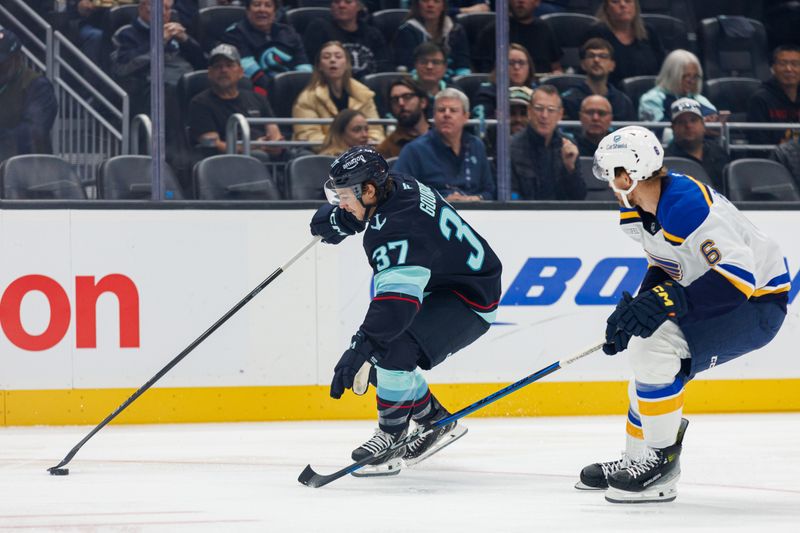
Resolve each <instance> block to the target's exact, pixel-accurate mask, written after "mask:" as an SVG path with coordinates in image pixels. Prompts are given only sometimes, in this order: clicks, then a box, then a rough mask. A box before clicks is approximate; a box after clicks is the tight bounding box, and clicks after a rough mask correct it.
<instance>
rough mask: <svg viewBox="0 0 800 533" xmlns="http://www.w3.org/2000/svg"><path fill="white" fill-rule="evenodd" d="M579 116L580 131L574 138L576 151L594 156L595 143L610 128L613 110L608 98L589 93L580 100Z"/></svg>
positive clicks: (583, 154) (597, 142)
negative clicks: (576, 146)
mask: <svg viewBox="0 0 800 533" xmlns="http://www.w3.org/2000/svg"><path fill="white" fill-rule="evenodd" d="M579 116H580V121H581V133H580V135H578V137H577V138H576V139H575V144H577V145H578V153H579V154H580V155H582V156H587V157H594V152H595V150H597V145H598V144H600V141H601V140H603V137H605V136H606V135H608V132H609V131H610V129H611V121H612V120H613V119H614V110H613V108H612V107H611V102H609V101H608V98H606V97H605V96H601V95H599V94H591V95H589V96H587V97H586V98H584V99H583V102H581V110H580V112H579Z"/></svg>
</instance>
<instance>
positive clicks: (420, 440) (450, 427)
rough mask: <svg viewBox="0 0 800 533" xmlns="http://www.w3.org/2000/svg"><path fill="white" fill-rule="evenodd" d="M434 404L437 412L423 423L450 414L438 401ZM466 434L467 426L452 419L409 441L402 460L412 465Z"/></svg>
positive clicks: (430, 422) (426, 423)
mask: <svg viewBox="0 0 800 533" xmlns="http://www.w3.org/2000/svg"><path fill="white" fill-rule="evenodd" d="M436 405H437V407H438V408H439V412H438V413H437V414H436V416H434V417H433V418H432V419H430V420H428V421H426V422H424V425H426V426H430V425H431V424H434V423H435V422H437V421H439V420H442V419H443V418H446V417H448V416H450V413H449V412H448V411H447V409H445V408H444V407H442V406H441V404H439V402H436ZM466 434H467V428H466V427H465V426H463V425H458V421H456V420H453V421H452V422H450V423H447V424H445V425H443V426H440V427H437V428H435V429H433V430H432V431H430V432H429V433H423V434H422V435H421V436H420V437H417V438H416V439H414V440H412V441H411V442H409V443H408V449H407V450H406V453H405V455H404V456H403V460H404V461H405V463H406V466H414V465H416V464H418V463H420V462H422V461H424V460H425V459H427V458H428V457H430V456H431V455H433V454H435V453H436V452H438V451H440V450H441V449H442V448H444V447H445V446H449V445H450V444H452V443H453V442H455V441H457V440H458V439H460V438H461V437H463V436H464V435H466Z"/></svg>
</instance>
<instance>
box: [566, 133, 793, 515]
mask: <svg viewBox="0 0 800 533" xmlns="http://www.w3.org/2000/svg"><path fill="white" fill-rule="evenodd" d="M663 159H664V156H663V150H662V147H661V144H660V143H659V141H658V139H657V138H656V136H655V135H654V134H653V133H652V132H650V131H649V130H647V129H645V128H642V127H639V126H628V127H625V128H622V129H620V130H617V131H616V132H614V133H611V134H610V135H608V136H606V137H605V138H604V139H603V140H602V141H601V142H600V144H599V146H598V148H597V151H596V152H595V156H594V166H593V173H594V175H595V177H597V178H598V179H601V180H604V181H607V182H608V183H609V185H610V187H611V189H612V190H613V191H614V193H615V196H616V197H617V199H618V200H619V202H620V206H621V207H620V224H621V227H622V229H623V231H624V232H625V233H627V234H628V235H629V236H630V237H632V238H634V239H635V240H637V241H639V242H640V243H641V245H642V248H643V249H644V253H645V255H646V256H647V260H648V263H649V268H648V270H647V273H646V275H645V277H644V280H643V281H642V284H641V287H640V288H639V292H638V295H637V296H636V297H635V298H634V297H631V295H630V294H627V293H624V294H623V298H622V299H621V300H620V302H619V304H618V305H617V307H616V309H615V310H614V312H613V313H612V314H611V315H610V316H609V317H608V321H607V329H606V344H605V345H604V346H603V351H604V352H605V353H606V354H608V355H614V354H616V353H619V352H622V351H623V350H627V352H628V358H629V360H630V362H631V366H632V369H633V379H632V380H631V382H630V385H629V388H628V396H629V401H630V403H629V410H628V416H627V424H626V451H625V453H624V454H623V456H622V458H621V459H619V460H616V461H609V462H605V463H594V464H592V465H589V466H587V467H586V468H584V469H583V470H582V471H581V473H580V482H579V483H578V484H577V485H576V488H579V489H595V490H606V492H605V497H606V500H608V501H610V502H613V503H636V502H658V501H672V500H674V499H675V497H676V495H677V489H676V485H677V481H678V478H679V476H680V461H679V458H680V454H681V444H682V440H683V434H684V432H685V430H686V426H687V425H688V421H686V420H685V419H683V418H682V417H681V415H682V409H683V390H684V386H685V384H686V383H687V382H688V381H689V380H690V379H692V378H693V377H694V375H695V374H696V373H697V372H701V371H703V370H707V369H709V368H712V367H714V366H717V365H720V364H722V363H725V362H727V361H730V360H731V359H734V358H736V357H739V356H740V355H744V354H746V353H748V352H751V351H753V350H756V349H758V348H761V347H762V346H764V345H766V344H767V343H769V342H770V341H771V340H772V339H773V338H774V337H775V335H776V334H777V333H778V330H779V329H780V327H781V325H782V324H783V320H784V318H785V316H786V305H787V302H788V292H789V289H790V276H789V271H788V267H787V264H786V260H785V259H784V256H783V254H782V253H781V251H780V249H779V247H778V245H777V244H776V243H775V242H774V241H773V240H772V239H770V238H769V237H768V236H767V235H765V234H764V233H762V232H761V231H760V230H759V229H758V228H756V227H755V226H754V225H753V224H752V223H751V222H750V221H749V220H748V219H747V218H745V216H744V215H743V214H742V213H740V212H739V211H738V210H737V209H736V207H734V206H733V205H732V204H731V203H730V202H729V201H728V200H727V199H726V198H725V197H724V196H722V195H721V194H719V193H718V192H716V191H715V190H713V189H712V188H710V187H708V186H707V185H705V184H703V183H700V182H699V181H697V180H695V179H694V178H692V177H690V176H685V175H682V174H676V173H672V172H667V169H665V168H664V167H663Z"/></svg>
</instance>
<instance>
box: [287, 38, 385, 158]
mask: <svg viewBox="0 0 800 533" xmlns="http://www.w3.org/2000/svg"><path fill="white" fill-rule="evenodd" d="M345 109H353V110H356V111H360V112H361V113H362V114H363V115H364V116H365V117H367V118H375V119H376V118H378V108H377V107H376V106H375V93H374V92H372V91H371V90H369V89H368V88H367V86H366V85H364V84H363V83H361V82H359V81H356V80H354V79H353V76H352V65H351V62H350V55H349V54H348V53H347V50H345V48H344V46H343V45H342V43H340V42H339V41H330V42H327V43H325V44H324V45H323V46H322V48H321V49H320V51H319V54H318V55H317V61H316V67H315V69H314V72H313V74H312V75H311V80H309V82H308V85H307V86H306V88H305V89H303V92H301V93H300V95H299V96H298V97H297V100H296V101H295V103H294V107H293V108H292V117H294V118H333V117H335V116H336V115H338V114H339V113H340V112H341V111H343V110H345ZM328 129H329V126H328V125H325V124H296V125H295V126H294V138H295V140H298V141H322V140H324V139H325V135H326V134H327V132H328ZM383 137H384V133H383V127H382V126H377V125H375V126H370V127H369V140H370V142H371V143H375V144H377V143H379V142H381V141H382V140H383Z"/></svg>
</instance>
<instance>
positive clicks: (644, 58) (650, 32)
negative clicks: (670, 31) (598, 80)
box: [583, 0, 664, 85]
mask: <svg viewBox="0 0 800 533" xmlns="http://www.w3.org/2000/svg"><path fill="white" fill-rule="evenodd" d="M596 16H597V18H598V19H600V22H599V23H597V24H595V25H593V26H592V27H590V28H589V30H588V31H587V32H586V34H585V35H584V38H583V40H584V41H587V40H589V39H591V38H592V37H600V38H602V39H605V40H606V41H608V42H609V43H611V46H613V47H614V58H615V61H616V68H615V69H614V71H613V72H612V73H611V74H610V75H609V81H611V83H612V84H614V85H619V82H620V81H622V80H624V79H625V78H630V77H632V76H653V75H655V74H656V73H657V72H658V69H659V67H660V66H661V62H662V61H663V60H664V46H663V45H662V44H661V39H660V38H659V36H658V33H656V31H655V30H654V29H653V28H652V27H650V26H649V25H647V24H645V23H644V21H642V17H641V9H640V7H639V0H603V3H602V5H601V6H600V7H599V8H598V9H597V13H596Z"/></svg>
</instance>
